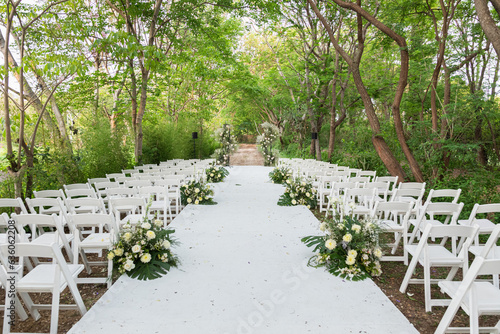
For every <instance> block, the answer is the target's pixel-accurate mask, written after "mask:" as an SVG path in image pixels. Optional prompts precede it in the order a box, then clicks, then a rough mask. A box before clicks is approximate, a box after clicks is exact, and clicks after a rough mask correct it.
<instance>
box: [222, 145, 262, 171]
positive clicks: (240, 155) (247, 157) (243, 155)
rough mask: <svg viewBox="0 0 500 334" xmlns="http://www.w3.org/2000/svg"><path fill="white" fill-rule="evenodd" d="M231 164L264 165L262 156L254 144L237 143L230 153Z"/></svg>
mask: <svg viewBox="0 0 500 334" xmlns="http://www.w3.org/2000/svg"><path fill="white" fill-rule="evenodd" d="M229 163H230V164H231V166H264V158H263V157H262V154H260V152H259V150H258V149H257V145H255V144H239V145H238V150H236V152H234V153H233V154H232V155H231V158H230V160H229Z"/></svg>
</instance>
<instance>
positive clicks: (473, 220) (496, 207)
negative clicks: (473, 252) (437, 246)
mask: <svg viewBox="0 0 500 334" xmlns="http://www.w3.org/2000/svg"><path fill="white" fill-rule="evenodd" d="M499 213H500V203H493V204H477V203H476V204H475V205H474V207H473V208H472V211H471V213H470V216H469V219H467V220H459V221H458V224H459V225H465V226H472V225H478V226H479V233H478V237H477V238H476V240H475V245H476V246H477V245H479V235H480V234H491V233H492V232H493V230H494V229H495V227H496V226H498V223H495V222H494V221H492V220H491V219H492V217H494V215H495V214H497V215H498V214H499ZM499 219H500V218H499Z"/></svg>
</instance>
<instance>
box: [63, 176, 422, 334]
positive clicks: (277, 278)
mask: <svg viewBox="0 0 500 334" xmlns="http://www.w3.org/2000/svg"><path fill="white" fill-rule="evenodd" d="M270 171H271V169H270V168H266V167H232V168H231V169H230V175H229V177H228V178H227V179H226V181H225V182H224V183H222V184H217V185H216V186H215V194H216V195H215V200H216V201H217V202H218V205H213V206H193V205H191V206H188V207H186V208H185V209H184V210H183V211H182V213H181V214H180V215H179V216H178V217H177V218H176V219H175V220H174V222H173V223H172V225H171V226H172V227H175V228H176V233H175V235H176V237H177V239H178V240H179V241H180V242H181V244H180V245H179V246H177V247H176V248H175V249H174V252H176V253H177V254H178V256H179V258H180V259H181V261H182V263H181V266H180V267H179V268H178V269H173V270H171V271H170V272H169V273H168V274H167V275H166V276H164V277H162V278H160V279H157V280H153V281H146V282H144V281H136V280H133V279H130V278H128V277H126V276H123V277H121V278H120V279H119V280H118V281H117V282H116V283H115V284H114V285H113V286H112V287H111V289H110V290H109V291H108V292H106V294H105V295H104V296H103V297H101V299H100V300H99V301H98V302H97V303H96V305H95V306H94V307H92V309H91V310H90V311H89V312H88V313H87V314H86V315H85V316H84V317H83V318H82V319H81V320H80V321H79V322H78V323H77V324H76V325H75V326H74V327H73V328H72V329H71V330H70V332H69V333H107V334H112V333H169V334H170V333H171V334H190V333H196V334H199V333H203V334H209V333H214V334H226V333H227V334H249V333H266V334H267V333H269V334H281V333H287V334H290V333H291V334H302V333H332V334H337V333H339V334H342V333H381V334H382V333H383V334H386V333H398V334H402V333H418V332H417V331H416V330H415V329H414V327H413V326H412V325H411V324H410V323H409V322H408V320H407V319H406V318H405V317H404V316H403V315H402V314H401V313H400V312H399V310H398V309H397V308H396V307H395V306H393V305H392V303H391V302H390V300H389V299H388V298H387V297H386V296H385V295H384V294H383V293H382V292H381V291H380V289H379V288H378V287H377V286H376V285H375V284H374V283H373V282H372V281H371V280H366V281H363V282H346V281H343V280H342V279H339V278H336V277H334V276H332V275H330V274H328V273H327V272H325V271H324V270H323V269H314V268H309V267H307V266H306V261H307V259H308V258H309V257H310V256H311V255H312V253H311V249H309V248H307V247H306V246H305V245H304V244H302V243H301V242H300V239H301V237H303V236H307V235H313V234H317V233H319V230H318V223H317V220H316V219H315V218H314V216H313V215H312V214H311V213H310V212H309V210H307V209H306V208H305V207H280V206H277V204H276V202H277V201H278V198H279V195H280V194H281V193H283V189H284V188H283V187H282V186H279V185H275V184H272V183H270V182H269V181H268V173H269V172H270Z"/></svg>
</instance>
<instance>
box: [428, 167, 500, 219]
mask: <svg viewBox="0 0 500 334" xmlns="http://www.w3.org/2000/svg"><path fill="white" fill-rule="evenodd" d="M499 185H500V170H498V169H496V168H495V169H492V170H486V169H476V170H470V171H468V170H464V169H461V170H456V174H455V175H454V174H447V175H446V176H445V177H443V178H442V179H435V180H432V181H431V182H430V184H429V185H428V186H427V188H428V189H432V188H435V189H462V193H461V194H460V198H459V202H464V208H463V209H462V213H461V215H460V219H468V218H469V215H470V212H471V211H472V208H473V207H474V204H476V203H479V204H488V203H500V188H499ZM497 223H500V222H497Z"/></svg>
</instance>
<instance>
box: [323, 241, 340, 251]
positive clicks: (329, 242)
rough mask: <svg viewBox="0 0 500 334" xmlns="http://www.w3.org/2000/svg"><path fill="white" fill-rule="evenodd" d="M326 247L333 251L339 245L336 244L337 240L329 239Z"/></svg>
mask: <svg viewBox="0 0 500 334" xmlns="http://www.w3.org/2000/svg"><path fill="white" fill-rule="evenodd" d="M325 247H326V248H328V249H329V250H332V249H334V248H335V247H337V243H336V242H335V240H333V239H328V240H327V241H326V242H325Z"/></svg>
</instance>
